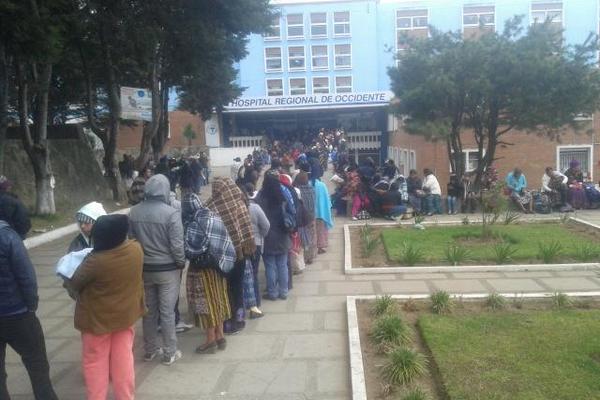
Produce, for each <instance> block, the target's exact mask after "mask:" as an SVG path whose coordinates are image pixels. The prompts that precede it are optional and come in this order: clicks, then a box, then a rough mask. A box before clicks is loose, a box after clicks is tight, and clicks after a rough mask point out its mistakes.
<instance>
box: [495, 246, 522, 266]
mask: <svg viewBox="0 0 600 400" xmlns="http://www.w3.org/2000/svg"><path fill="white" fill-rule="evenodd" d="M516 252H517V249H515V248H514V247H513V246H512V245H511V244H510V243H497V244H495V245H494V261H495V262H496V264H498V265H502V264H508V263H509V262H511V261H512V257H513V256H514V255H515V253H516Z"/></svg>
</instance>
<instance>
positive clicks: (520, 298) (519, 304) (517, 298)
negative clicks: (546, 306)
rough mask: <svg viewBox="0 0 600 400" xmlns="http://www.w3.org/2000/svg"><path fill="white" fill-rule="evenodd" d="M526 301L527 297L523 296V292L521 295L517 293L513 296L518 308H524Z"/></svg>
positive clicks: (514, 305) (514, 304)
mask: <svg viewBox="0 0 600 400" xmlns="http://www.w3.org/2000/svg"><path fill="white" fill-rule="evenodd" d="M524 302H525V299H524V298H523V294H521V295H520V296H516V295H515V297H513V300H512V305H513V307H514V308H516V309H517V310H520V309H522V308H523V303H524Z"/></svg>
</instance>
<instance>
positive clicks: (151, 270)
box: [129, 174, 185, 365]
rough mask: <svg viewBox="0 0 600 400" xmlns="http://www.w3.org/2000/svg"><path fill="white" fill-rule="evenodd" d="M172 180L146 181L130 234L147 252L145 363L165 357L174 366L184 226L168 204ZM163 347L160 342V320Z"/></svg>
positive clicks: (134, 209) (159, 177)
mask: <svg viewBox="0 0 600 400" xmlns="http://www.w3.org/2000/svg"><path fill="white" fill-rule="evenodd" d="M169 192H170V186H169V180H168V179H167V178H166V177H165V176H164V175H160V174H159V175H155V176H153V177H151V178H150V179H148V181H146V185H145V187H144V201H143V202H142V203H140V204H138V205H135V206H133V207H132V208H131V212H130V215H129V219H130V235H131V237H133V238H135V239H137V240H138V241H139V242H140V244H141V245H142V248H143V249H144V292H145V297H146V307H147V308H148V312H147V313H146V315H145V316H144V319H143V329H144V352H145V355H144V360H145V361H152V360H153V359H154V358H155V357H157V356H162V363H163V364H165V365H171V364H173V363H174V362H175V361H177V360H178V359H179V358H181V352H180V351H179V350H178V349H177V336H176V334H175V311H174V310H175V303H176V302H177V300H178V299H179V285H180V282H181V274H180V272H181V271H180V270H181V269H183V267H184V265H185V253H184V250H183V225H182V223H181V215H180V213H179V211H177V210H176V209H174V208H173V207H171V206H170V205H169ZM159 318H160V332H161V334H162V342H163V343H162V344H163V345H162V347H161V346H160V345H159V343H158V332H157V328H158V321H159Z"/></svg>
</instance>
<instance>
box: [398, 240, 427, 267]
mask: <svg viewBox="0 0 600 400" xmlns="http://www.w3.org/2000/svg"><path fill="white" fill-rule="evenodd" d="M398 259H399V261H400V263H402V264H403V265H408V266H412V265H415V264H418V263H420V262H422V261H423V260H424V259H425V253H424V252H423V249H421V248H420V247H417V246H415V245H414V244H412V243H406V242H404V243H402V250H401V251H400V257H399V258H398Z"/></svg>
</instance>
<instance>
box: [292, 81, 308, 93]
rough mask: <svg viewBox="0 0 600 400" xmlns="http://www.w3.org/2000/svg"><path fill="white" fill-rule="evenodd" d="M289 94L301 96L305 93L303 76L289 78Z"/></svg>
mask: <svg viewBox="0 0 600 400" xmlns="http://www.w3.org/2000/svg"><path fill="white" fill-rule="evenodd" d="M290 94H291V95H292V96H302V95H305V94H306V79H305V78H290Z"/></svg>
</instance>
